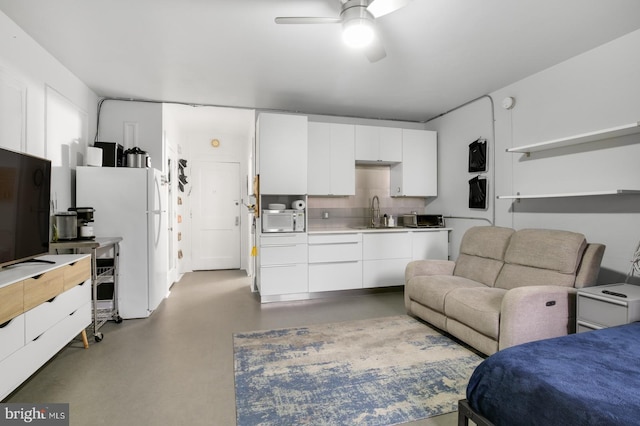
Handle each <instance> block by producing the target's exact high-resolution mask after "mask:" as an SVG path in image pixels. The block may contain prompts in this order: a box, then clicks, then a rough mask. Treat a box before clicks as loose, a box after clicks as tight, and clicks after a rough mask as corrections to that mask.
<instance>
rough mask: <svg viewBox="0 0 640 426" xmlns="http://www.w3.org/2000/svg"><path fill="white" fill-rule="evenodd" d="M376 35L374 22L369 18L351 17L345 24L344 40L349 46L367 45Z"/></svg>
mask: <svg viewBox="0 0 640 426" xmlns="http://www.w3.org/2000/svg"><path fill="white" fill-rule="evenodd" d="M374 37H375V32H374V30H373V24H372V23H371V21H370V20H368V19H361V18H360V19H351V20H350V21H348V22H344V24H343V27H342V40H343V41H344V42H345V44H346V45H347V46H349V47H354V48H362V47H366V46H368V45H369V44H371V42H372V41H373V38H374Z"/></svg>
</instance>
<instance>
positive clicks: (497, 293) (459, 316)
mask: <svg viewBox="0 0 640 426" xmlns="http://www.w3.org/2000/svg"><path fill="white" fill-rule="evenodd" d="M506 292H507V290H503V289H500V288H491V287H485V286H483V287H476V288H465V289H461V288H458V289H455V290H452V291H451V292H449V294H448V295H447V299H446V301H445V306H444V312H445V315H446V316H447V317H448V318H452V319H455V320H456V321H458V322H461V323H463V324H466V325H467V326H468V327H471V328H472V329H474V330H476V331H478V332H479V333H481V334H483V335H485V336H488V337H491V338H492V339H495V340H497V339H498V335H499V333H500V306H501V305H502V298H503V297H504V295H505V293H506Z"/></svg>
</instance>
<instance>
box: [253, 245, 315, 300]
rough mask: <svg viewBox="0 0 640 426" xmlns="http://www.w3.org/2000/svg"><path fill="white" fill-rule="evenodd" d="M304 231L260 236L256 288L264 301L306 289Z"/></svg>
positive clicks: (306, 268) (307, 288)
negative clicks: (302, 232) (301, 232)
mask: <svg viewBox="0 0 640 426" xmlns="http://www.w3.org/2000/svg"><path fill="white" fill-rule="evenodd" d="M307 259H308V253H307V234H288V233H283V234H273V235H265V234H262V235H261V236H260V248H259V249H258V261H259V265H260V269H259V273H258V288H259V289H260V296H261V298H262V300H263V301H268V299H269V298H270V297H273V296H286V295H290V294H298V293H308V292H309V285H308V281H309V280H308V266H307Z"/></svg>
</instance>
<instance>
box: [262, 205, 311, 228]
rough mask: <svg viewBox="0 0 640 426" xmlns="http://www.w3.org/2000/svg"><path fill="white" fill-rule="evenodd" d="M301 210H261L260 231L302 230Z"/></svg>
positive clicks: (302, 212)
mask: <svg viewBox="0 0 640 426" xmlns="http://www.w3.org/2000/svg"><path fill="white" fill-rule="evenodd" d="M304 225H305V224H304V211H303V210H262V232H263V233H264V232H304V229H305V226H304Z"/></svg>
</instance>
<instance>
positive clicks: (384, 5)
mask: <svg viewBox="0 0 640 426" xmlns="http://www.w3.org/2000/svg"><path fill="white" fill-rule="evenodd" d="M410 2H411V0H340V3H341V4H342V8H341V10H340V16H338V17H335V18H334V17H308V16H304V17H294V16H290V17H277V18H276V19H275V21H276V24H342V38H343V40H344V41H345V43H346V44H348V45H350V46H352V47H356V48H361V49H363V50H364V54H365V55H366V56H367V58H368V59H369V61H370V62H377V61H379V60H380V59H383V58H384V57H385V56H387V53H386V52H385V50H384V46H383V45H382V41H381V40H380V36H379V34H377V30H376V26H375V20H376V19H377V18H379V17H381V16H384V15H388V14H389V13H391V12H395V11H396V10H398V9H401V8H403V7H405V6H406V5H407V4H409V3H410Z"/></svg>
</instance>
